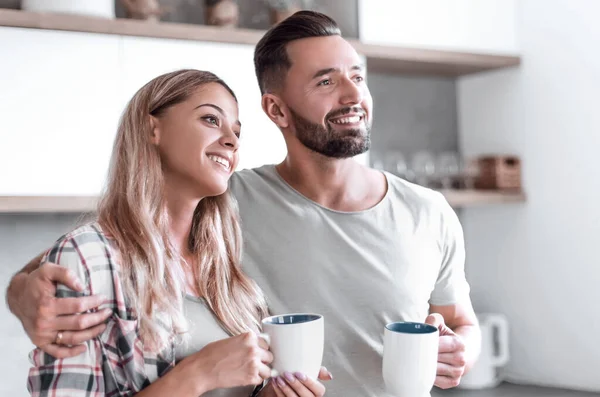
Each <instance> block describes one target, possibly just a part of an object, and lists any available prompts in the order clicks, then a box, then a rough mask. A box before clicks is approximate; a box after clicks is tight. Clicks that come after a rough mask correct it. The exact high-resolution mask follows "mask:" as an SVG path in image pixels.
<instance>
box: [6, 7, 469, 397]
mask: <svg viewBox="0 0 600 397" xmlns="http://www.w3.org/2000/svg"><path fill="white" fill-rule="evenodd" d="M255 68H256V74H257V77H258V82H259V85H260V89H261V91H262V93H263V95H262V107H263V109H264V111H265V113H266V114H267V115H268V116H269V118H270V119H271V120H272V121H273V122H274V123H275V124H277V126H278V127H279V128H280V130H281V131H282V133H283V135H284V138H285V142H286V145H287V149H288V155H287V157H286V159H285V160H284V161H283V162H282V163H281V164H279V165H277V166H270V165H269V166H263V167H261V168H258V169H254V170H245V171H241V172H238V173H235V174H233V175H232V172H233V170H234V169H235V167H236V165H237V149H238V138H239V134H240V131H241V124H240V122H239V120H238V107H237V101H236V99H235V96H234V94H233V92H232V91H231V90H230V89H229V88H228V87H227V85H226V84H225V83H224V82H223V81H221V80H220V79H219V78H217V77H216V76H214V75H213V74H211V73H209V72H200V71H195V70H183V71H177V72H173V73H169V74H165V75H163V76H159V77H158V78H156V79H154V80H152V81H151V82H149V83H148V84H146V85H145V86H144V87H143V88H142V89H140V91H138V92H137V93H136V94H135V96H134V97H133V98H132V100H131V101H130V103H129V104H128V106H127V108H126V110H125V113H124V114H123V117H122V119H121V122H120V126H119V131H118V134H117V137H116V142H115V147H114V149H113V154H112V161H111V169H110V176H109V179H108V184H107V189H106V192H105V193H104V195H103V196H102V199H101V202H100V205H99V210H98V219H97V221H96V222H93V223H90V224H87V225H85V226H83V227H80V228H78V229H76V230H75V231H73V232H71V233H69V234H67V235H65V236H63V237H62V238H60V239H59V240H58V242H57V243H56V244H55V245H54V246H53V247H52V248H51V249H50V250H49V251H48V252H47V253H46V254H45V256H44V257H43V258H41V257H38V258H36V259H34V260H33V261H32V262H31V263H30V264H29V265H27V266H26V267H25V268H24V269H23V271H21V272H20V273H18V274H17V275H15V277H14V278H13V280H12V282H11V285H10V286H9V290H8V293H7V299H8V302H9V306H10V308H11V310H12V311H13V313H15V314H16V315H17V316H18V317H19V318H20V320H21V321H22V323H23V325H24V327H25V330H26V331H27V332H28V335H29V336H30V337H31V339H32V340H33V342H34V343H35V344H36V345H37V346H38V347H39V348H38V349H36V350H34V352H33V353H32V355H31V359H32V362H33V364H34V366H33V368H32V369H31V371H30V374H29V384H28V387H29V390H30V392H31V393H32V394H33V395H40V396H41V395H56V396H62V395H69V396H74V395H105V394H106V395H123V396H125V395H134V394H135V395H139V396H153V395H161V396H162V395H167V394H171V395H175V396H198V395H213V396H248V395H258V396H262V397H266V396H277V397H281V396H300V397H305V396H308V397H311V396H321V395H323V394H324V392H325V386H324V385H323V383H322V381H327V380H331V379H332V376H331V374H330V373H329V372H328V371H327V370H326V369H325V368H323V369H322V370H321V373H320V374H319V379H309V378H306V376H305V375H304V374H299V373H298V374H284V375H283V376H280V377H277V378H276V379H270V380H268V378H269V373H270V371H269V367H268V365H269V363H270V362H271V360H272V355H271V353H270V352H269V350H268V346H267V345H266V343H265V342H264V341H263V340H262V339H261V338H258V337H257V336H256V334H257V333H258V332H259V327H260V320H261V319H262V318H263V317H265V316H267V313H268V312H269V311H270V312H273V313H285V312H317V313H320V314H323V315H324V317H325V320H326V326H325V330H326V331H325V332H326V334H325V339H326V342H325V344H326V346H325V353H324V358H323V362H324V363H325V364H326V365H328V366H329V368H330V369H331V370H332V372H333V373H334V375H335V377H336V379H335V380H334V381H330V382H329V383H328V395H333V396H340V397H341V396H367V397H376V396H384V395H385V392H384V385H383V379H382V375H381V364H382V363H381V359H382V335H383V328H384V325H385V324H386V323H388V322H391V321H399V320H404V321H420V322H423V321H426V322H428V323H430V324H433V325H435V326H437V327H438V328H439V329H440V342H439V355H438V368H437V378H436V385H437V386H438V387H441V388H449V387H453V386H456V385H457V384H458V383H459V381H460V378H461V376H462V374H463V373H464V371H465V370H467V369H468V368H469V366H470V365H471V364H472V363H473V362H474V360H475V359H476V357H477V354H478V351H479V328H478V325H477V320H476V318H475V315H474V313H473V309H472V305H471V302H470V298H469V286H468V284H467V282H466V280H465V275H464V243H463V236H462V229H461V226H460V224H459V222H458V219H457V217H456V215H455V214H454V212H453V211H452V209H451V208H450V207H449V205H448V204H447V203H446V201H445V200H444V198H443V196H441V195H440V194H439V193H436V192H433V191H431V190H428V189H425V188H422V187H419V186H415V185H412V184H410V183H407V182H405V181H403V180H401V179H399V178H396V177H394V176H392V175H390V174H384V173H381V172H378V171H375V170H372V169H370V168H367V167H364V166H361V165H359V164H358V163H357V162H355V161H353V160H352V159H351V157H353V156H355V155H357V154H360V153H363V152H365V151H366V150H368V148H369V145H370V138H369V134H370V126H371V123H372V99H371V96H370V93H369V90H368V88H367V85H366V83H365V76H364V69H363V66H362V64H361V60H360V57H359V56H358V54H357V53H356V52H355V50H354V49H353V48H352V46H351V45H350V44H349V43H348V42H347V41H345V40H344V39H343V38H342V37H341V35H340V30H339V28H338V27H337V25H336V23H335V22H334V21H333V20H332V19H330V18H329V17H327V16H325V15H323V14H319V13H315V12H310V11H302V12H299V13H296V14H294V15H293V16H292V17H290V18H288V19H287V20H285V21H284V22H282V23H280V24H279V25H276V26H275V27H273V28H271V29H270V30H269V31H268V32H267V33H266V34H265V36H264V37H263V38H262V39H261V40H260V42H259V43H258V45H257V47H256V50H255ZM230 177H231V179H230ZM228 186H229V190H230V192H231V194H232V195H233V196H234V197H235V200H233V199H232V198H230V196H229V193H228V192H227V188H228ZM236 202H237V205H238V206H239V213H240V217H241V227H240V224H239V223H238V215H237V210H236ZM242 234H243V236H244V253H243V260H242V258H241V256H242V254H241V251H242V249H241V248H242V247H241V235H242ZM47 262H51V263H47ZM40 263H44V264H43V265H42V266H41V267H40V266H39V265H40ZM52 263H54V264H57V265H53V264H52ZM240 263H242V264H243V271H242V269H241V265H240ZM54 283H58V286H57V287H56V288H55V287H54V285H55V284H54ZM55 295H56V296H57V297H60V298H61V299H55V298H54V296H55ZM100 295H103V297H101V296H100ZM267 303H268V306H267ZM77 313H79V314H77Z"/></svg>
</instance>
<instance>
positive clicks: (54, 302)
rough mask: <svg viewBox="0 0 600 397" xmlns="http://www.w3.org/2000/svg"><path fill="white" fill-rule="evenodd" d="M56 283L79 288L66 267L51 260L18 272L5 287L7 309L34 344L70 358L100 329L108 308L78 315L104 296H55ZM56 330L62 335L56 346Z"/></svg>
mask: <svg viewBox="0 0 600 397" xmlns="http://www.w3.org/2000/svg"><path fill="white" fill-rule="evenodd" d="M57 283H60V284H64V285H66V286H67V287H68V288H71V289H73V290H75V291H82V290H83V285H82V284H81V282H80V281H79V280H77V278H76V277H75V276H74V275H73V274H72V273H71V272H70V271H69V270H68V269H66V268H65V267H63V266H58V265H55V264H53V263H45V264H43V265H42V266H40V267H39V268H38V269H36V270H34V271H33V272H31V273H30V274H25V273H20V274H18V275H17V276H15V278H14V279H13V282H12V283H11V286H10V287H9V292H8V295H9V299H10V298H11V296H12V305H11V309H12V310H13V313H14V314H15V315H16V316H17V317H18V318H19V320H21V323H22V324H23V328H24V329H25V332H27V335H28V336H29V338H30V339H31V341H32V342H33V344H34V345H36V346H37V347H39V348H40V349H42V350H43V351H45V352H46V353H48V354H50V355H52V356H54V357H56V358H65V357H73V356H76V355H79V354H81V353H83V352H84V351H85V349H86V347H85V345H81V343H84V342H86V341H88V340H90V339H93V338H95V337H96V336H98V335H99V334H100V333H101V332H102V331H104V328H105V327H106V325H105V324H104V323H105V321H106V319H108V317H110V315H111V313H112V310H111V309H104V310H102V311H97V312H94V313H86V314H78V313H84V312H86V311H88V310H91V309H94V308H96V307H98V306H99V305H100V304H101V303H102V302H103V301H104V299H105V298H103V297H100V296H86V297H80V298H56V297H55V295H56V284H57ZM59 332H62V338H61V340H60V342H61V344H60V345H57V344H55V341H56V339H57V335H58V333H59Z"/></svg>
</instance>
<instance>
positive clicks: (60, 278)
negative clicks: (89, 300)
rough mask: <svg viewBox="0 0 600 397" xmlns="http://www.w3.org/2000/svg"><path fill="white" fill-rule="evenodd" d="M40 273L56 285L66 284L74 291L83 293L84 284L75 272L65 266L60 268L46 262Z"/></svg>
mask: <svg viewBox="0 0 600 397" xmlns="http://www.w3.org/2000/svg"><path fill="white" fill-rule="evenodd" d="M40 271H41V272H42V274H43V275H44V276H45V277H46V279H47V280H50V281H53V282H55V283H59V284H64V285H66V286H67V287H69V288H71V289H72V290H74V291H82V290H83V284H82V283H81V280H79V279H78V278H77V277H76V276H75V274H73V272H71V271H70V270H69V269H67V268H66V267H64V266H59V265H56V264H54V263H50V262H46V263H44V264H43V265H42V266H41V267H40Z"/></svg>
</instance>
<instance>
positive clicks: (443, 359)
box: [438, 352, 467, 367]
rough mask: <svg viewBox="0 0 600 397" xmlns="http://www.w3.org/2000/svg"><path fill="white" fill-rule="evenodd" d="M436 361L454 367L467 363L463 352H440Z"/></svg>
mask: <svg viewBox="0 0 600 397" xmlns="http://www.w3.org/2000/svg"><path fill="white" fill-rule="evenodd" d="M438 363H443V364H448V365H452V366H455V367H464V366H465V365H466V364H467V361H466V358H465V353H464V352H455V353H440V354H438Z"/></svg>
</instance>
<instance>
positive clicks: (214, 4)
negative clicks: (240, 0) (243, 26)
mask: <svg viewBox="0 0 600 397" xmlns="http://www.w3.org/2000/svg"><path fill="white" fill-rule="evenodd" d="M204 5H205V7H204V21H205V23H206V24H207V25H212V26H221V27H224V28H233V27H236V26H237V24H238V21H239V18H240V10H239V7H238V4H237V2H236V1H235V0H205V1H204Z"/></svg>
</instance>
